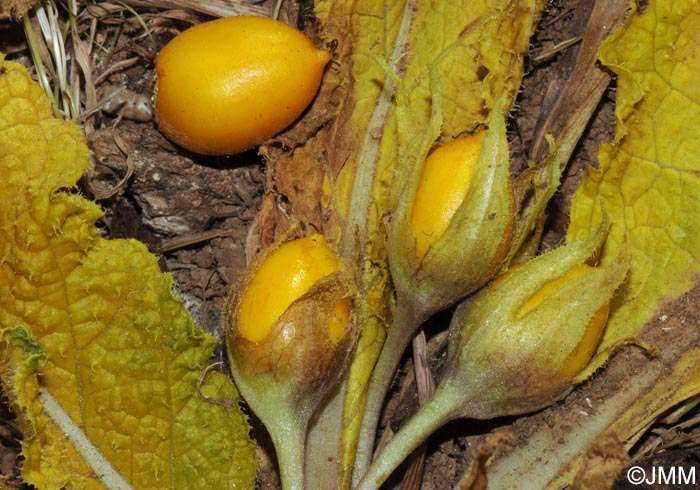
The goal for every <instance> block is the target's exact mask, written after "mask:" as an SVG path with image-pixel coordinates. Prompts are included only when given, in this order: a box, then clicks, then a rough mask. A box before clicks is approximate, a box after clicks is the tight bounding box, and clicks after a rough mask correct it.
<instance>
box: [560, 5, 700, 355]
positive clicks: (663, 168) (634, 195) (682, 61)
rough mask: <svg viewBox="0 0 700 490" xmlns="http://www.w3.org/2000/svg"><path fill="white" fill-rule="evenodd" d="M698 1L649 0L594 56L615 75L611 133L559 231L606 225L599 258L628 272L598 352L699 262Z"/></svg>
mask: <svg viewBox="0 0 700 490" xmlns="http://www.w3.org/2000/svg"><path fill="white" fill-rule="evenodd" d="M698 33H700V6H699V5H698V3H697V2H694V1H690V0H686V1H670V0H669V1H663V0H662V1H655V2H652V3H650V5H649V6H648V7H647V9H646V11H645V12H644V14H642V15H638V14H633V15H631V16H630V18H629V20H628V21H627V24H626V26H625V27H624V29H620V30H618V31H617V32H616V33H615V34H614V35H613V36H611V37H610V38H608V40H607V41H606V42H605V43H604V45H603V46H602V47H601V50H600V57H601V60H602V61H603V63H605V64H606V65H607V66H608V67H609V68H610V69H611V70H613V71H614V72H615V73H616V74H617V76H618V91H617V107H616V115H617V120H618V126H617V130H616V135H615V140H614V141H613V142H612V143H610V144H606V145H604V146H603V147H601V149H600V152H599V154H598V160H599V162H600V168H598V169H591V170H590V172H589V173H588V175H587V177H586V178H585V179H584V181H583V182H582V184H581V186H580V187H579V189H578V190H577V192H576V194H575V196H574V200H573V203H572V207H571V226H570V228H569V232H568V237H567V238H568V239H573V238H576V237H577V236H578V235H581V234H585V233H587V232H588V230H590V229H595V228H596V227H597V226H598V223H600V220H601V208H600V203H601V201H602V203H603V205H604V207H605V213H606V214H607V215H608V217H609V220H610V223H611V228H610V235H609V237H608V239H607V241H606V244H605V248H604V250H603V251H602V256H601V257H602V261H603V262H610V261H613V260H616V258H617V257H618V256H619V254H620V253H621V252H622V251H623V250H624V251H625V253H627V254H628V255H629V257H630V261H631V262H630V277H629V281H628V284H627V286H626V288H625V289H624V291H623V292H622V294H621V295H620V296H619V297H618V298H617V301H616V303H617V304H616V307H615V309H614V312H613V314H612V316H611V318H610V321H609V323H608V327H607V331H606V333H605V337H604V340H603V342H602V345H601V351H603V352H608V351H609V350H610V349H611V348H612V346H614V345H615V343H617V342H618V341H620V340H621V339H624V338H628V337H633V336H634V335H635V334H636V333H637V331H638V330H639V329H640V328H641V327H642V326H643V325H644V323H645V322H646V321H647V320H648V319H649V318H650V317H651V315H652V314H653V313H654V311H656V309H657V308H658V306H659V304H660V302H661V301H662V300H664V299H673V298H677V297H679V296H680V295H681V294H683V293H684V292H686V291H687V290H688V289H689V288H690V287H691V285H692V284H693V283H694V281H695V279H696V275H697V271H698V270H700V262H699V259H700V213H699V211H700V175H699V172H700V85H698V84H697V83H696V81H697V80H698V77H700V55H699V54H698V51H697V43H698V41H699V40H700V36H699V34H698Z"/></svg>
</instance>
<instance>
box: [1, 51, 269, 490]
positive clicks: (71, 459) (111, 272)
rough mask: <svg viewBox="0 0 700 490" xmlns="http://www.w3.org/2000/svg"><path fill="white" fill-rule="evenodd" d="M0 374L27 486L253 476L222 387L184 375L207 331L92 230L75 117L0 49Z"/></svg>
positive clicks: (191, 371) (137, 261) (189, 483)
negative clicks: (61, 115) (67, 116)
mask: <svg viewBox="0 0 700 490" xmlns="http://www.w3.org/2000/svg"><path fill="white" fill-rule="evenodd" d="M0 63H1V65H0V169H1V171H0V173H1V174H2V175H3V179H2V182H0V196H2V204H1V205H0V361H2V362H0V366H2V369H1V370H0V381H2V383H3V387H4V390H5V393H7V394H8V396H9V397H10V399H11V401H12V403H13V406H14V407H15V409H16V410H17V411H18V413H19V415H20V420H21V422H22V424H21V425H22V428H23V432H24V435H25V440H24V441H23V454H24V457H25V462H24V464H23V467H22V475H23V477H24V478H25V479H26V480H27V482H29V483H31V484H33V485H35V486H36V487H37V488H39V489H60V488H64V487H67V488H80V489H93V488H94V489H98V488H115V489H127V488H134V489H166V488H167V489H212V488H253V483H254V478H255V470H256V463H255V456H254V453H253V445H252V442H251V441H250V439H249V438H248V430H249V428H248V424H247V422H246V420H245V417H244V416H243V415H242V414H241V412H240V411H239V409H238V405H237V401H238V394H237V393H236V391H235V389H234V387H233V385H232V383H231V381H230V380H229V379H228V378H227V377H226V376H224V375H223V374H220V373H211V374H210V375H209V376H207V377H206V380H205V382H204V383H203V386H202V387H201V390H202V393H203V394H204V395H205V396H208V397H216V398H224V399H228V400H230V401H231V404H232V405H231V407H230V408H227V407H225V406H222V405H217V404H213V403H209V402H206V401H204V400H203V399H202V398H201V397H200V396H199V395H198V393H197V390H196V387H197V380H198V377H199V375H200V373H201V372H202V370H203V369H204V368H205V367H206V366H207V364H208V362H209V357H210V355H211V354H212V352H213V350H214V347H215V345H216V340H215V339H214V338H212V337H211V336H209V335H208V334H206V333H204V332H203V331H201V330H199V329H198V328H197V327H196V326H195V324H194V321H193V320H192V318H191V317H190V316H189V315H188V314H187V312H186V311H185V309H184V307H183V305H182V302H181V301H180V300H178V299H176V298H175V297H174V296H173V292H172V288H173V284H172V279H171V277H170V275H167V274H162V273H161V272H160V270H159V268H158V264H157V259H156V258H155V257H154V256H153V255H151V254H150V253H149V252H148V251H147V250H146V248H145V247H144V246H143V245H142V244H140V243H138V242H136V241H133V240H105V239H103V238H102V237H101V236H100V233H99V229H98V228H97V227H96V226H95V221H96V220H97V219H98V218H100V217H101V215H102V213H101V211H100V210H99V208H98V207H97V206H96V205H95V204H93V203H91V202H89V201H87V200H86V199H84V198H83V197H81V196H79V195H78V194H77V193H76V192H74V191H71V190H69V189H72V188H73V186H74V185H75V183H76V182H77V180H78V179H79V178H80V176H81V174H82V172H83V170H84V169H85V168H87V165H88V149H87V147H86V146H85V144H84V142H83V138H82V135H81V133H80V130H79V128H78V127H77V126H76V125H74V124H72V123H68V122H65V121H59V120H57V119H54V118H53V116H52V111H51V106H50V104H49V101H48V99H47V98H46V96H45V95H44V93H43V92H42V90H41V89H40V88H39V87H38V85H36V84H35V83H34V82H33V81H32V80H31V79H30V77H29V76H28V74H27V72H26V70H25V69H24V68H23V67H22V66H21V65H19V64H18V63H13V62H5V61H3V60H2V58H1V57H0Z"/></svg>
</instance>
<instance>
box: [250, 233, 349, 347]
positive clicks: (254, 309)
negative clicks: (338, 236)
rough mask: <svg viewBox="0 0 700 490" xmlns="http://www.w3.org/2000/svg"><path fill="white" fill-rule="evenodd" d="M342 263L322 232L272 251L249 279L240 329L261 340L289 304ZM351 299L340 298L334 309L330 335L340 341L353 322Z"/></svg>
mask: <svg viewBox="0 0 700 490" xmlns="http://www.w3.org/2000/svg"><path fill="white" fill-rule="evenodd" d="M339 270H340V262H339V260H338V257H337V256H336V254H335V253H334V252H333V251H332V250H331V249H330V248H329V247H328V245H327V243H326V240H325V238H324V237H323V235H320V234H313V235H309V236H307V237H305V238H300V239H298V240H292V241H290V242H286V243H284V244H282V245H280V246H279V247H278V248H277V249H276V250H274V251H273V252H271V253H270V254H269V255H268V256H267V257H265V259H264V260H263V262H262V263H261V264H260V267H259V268H258V269H257V270H256V271H255V273H254V274H253V276H252V278H251V280H250V282H248V284H247V287H246V289H245V292H244V293H243V297H242V298H241V302H240V306H239V309H238V321H237V325H238V330H239V332H240V334H241V335H242V336H243V337H245V338H246V339H248V340H250V341H252V342H260V341H261V340H263V339H264V338H265V337H266V336H267V334H268V333H269V332H270V330H271V329H272V327H273V325H274V324H275V323H276V322H277V320H278V319H279V318H280V316H282V314H283V313H284V312H285V311H286V310H287V308H288V307H289V305H291V304H292V303H293V302H294V301H296V300H297V299H299V298H301V297H302V296H303V295H304V294H306V293H307V292H308V291H309V290H310V289H311V288H312V287H313V286H314V284H316V283H317V282H318V281H319V280H321V279H322V278H324V277H326V276H328V275H330V274H333V273H334V272H338V271H339ZM350 306H351V303H350V300H349V299H347V298H346V299H342V300H340V301H338V302H337V303H336V304H335V305H334V306H333V308H332V310H331V321H330V322H329V325H328V328H329V337H330V339H331V341H333V342H337V341H338V340H340V339H341V338H343V335H344V333H345V328H346V327H347V325H348V323H349V321H350Z"/></svg>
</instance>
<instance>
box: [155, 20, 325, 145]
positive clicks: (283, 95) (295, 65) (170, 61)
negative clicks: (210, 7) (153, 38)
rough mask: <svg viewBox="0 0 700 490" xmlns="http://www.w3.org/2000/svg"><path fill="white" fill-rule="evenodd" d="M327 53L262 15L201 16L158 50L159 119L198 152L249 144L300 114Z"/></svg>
mask: <svg viewBox="0 0 700 490" xmlns="http://www.w3.org/2000/svg"><path fill="white" fill-rule="evenodd" d="M330 58H331V55H330V53H328V52H327V51H323V50H319V49H317V48H316V47H315V46H314V45H313V43H312V42H311V40H310V39H309V38H307V37H306V36H305V35H304V34H303V33H302V32H300V31H298V30H297V29H294V28H293V27H291V26H288V25H287V24H284V23H282V22H278V21H276V20H272V19H269V18H266V17H252V16H238V17H226V18H223V19H218V20H215V21H211V22H205V23H203V24H199V25H197V26H195V27H192V28H190V29H188V30H186V31H184V32H183V33H182V34H180V35H178V36H177V37H175V38H174V39H173V40H172V41H170V42H169V43H168V44H167V45H166V46H165V47H164V48H163V49H162V50H161V52H160V53H159V54H158V57H157V58H156V75H157V77H158V78H157V85H156V95H155V110H156V121H157V122H158V126H159V128H160V130H161V131H162V132H163V133H164V134H165V135H166V136H167V137H168V138H170V139H171V140H173V141H174V142H175V143H177V144H178V145H180V146H182V147H183V148H186V149H188V150H191V151H194V152H197V153H201V154H204V155H229V154H232V153H238V152H241V151H244V150H248V149H250V148H253V147H255V146H258V145H260V144H261V143H263V142H264V141H265V140H267V139H269V138H270V137H272V136H274V135H275V134H277V133H279V132H280V131H282V130H283V129H284V128H286V127H287V126H289V125H290V124H291V123H293V122H294V121H295V120H296V119H297V118H298V117H299V116H300V115H301V113H302V112H303V111H304V109H305V108H306V107H307V106H308V105H309V103H310V102H311V100H312V99H313V98H314V96H315V95H316V92H317V91H318V88H319V86H320V84H321V78H322V76H323V71H324V68H325V66H326V64H327V63H328V61H329V60H330Z"/></svg>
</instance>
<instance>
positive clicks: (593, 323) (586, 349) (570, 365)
mask: <svg viewBox="0 0 700 490" xmlns="http://www.w3.org/2000/svg"><path fill="white" fill-rule="evenodd" d="M516 267H517V266H516ZM592 269H593V267H591V266H589V265H586V264H580V265H577V266H575V267H574V268H572V269H570V270H569V272H567V273H566V274H565V275H564V276H563V277H560V278H558V279H555V280H553V281H550V282H548V283H546V284H545V285H544V286H542V288H541V289H540V290H539V291H537V292H536V293H535V294H534V295H532V297H530V299H529V300H528V301H527V302H525V304H523V305H522V306H521V307H520V309H519V310H518V317H519V318H522V317H523V316H525V315H526V314H527V313H528V312H530V311H532V310H534V309H535V308H537V306H538V305H539V304H540V303H542V301H544V299H545V298H547V297H548V296H549V295H551V294H552V293H553V292H554V291H556V290H557V289H559V288H560V287H561V286H563V285H564V284H566V283H567V282H569V281H571V280H573V279H576V278H577V277H580V276H582V275H583V274H585V273H587V272H589V271H591V270H592ZM499 279H500V278H499ZM609 312H610V303H606V304H604V305H603V306H601V307H600V308H599V309H598V311H596V312H595V314H594V315H593V316H592V317H591V319H590V321H589V322H588V326H587V327H586V331H585V333H584V334H583V337H582V338H581V340H580V341H579V343H578V344H577V345H576V347H575V348H574V350H573V351H571V353H570V354H569V356H568V357H567V358H566V360H565V361H564V364H563V365H562V367H561V370H560V371H559V374H560V375H561V377H562V378H565V379H568V378H573V377H574V376H576V375H577V374H578V373H579V372H581V371H582V370H583V368H585V367H586V365H587V364H588V362H589V361H590V360H591V357H592V356H593V353H594V352H595V349H596V347H597V346H598V341H599V340H600V336H601V335H602V333H603V328H605V323H606V322H607V321H608V314H609Z"/></svg>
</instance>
